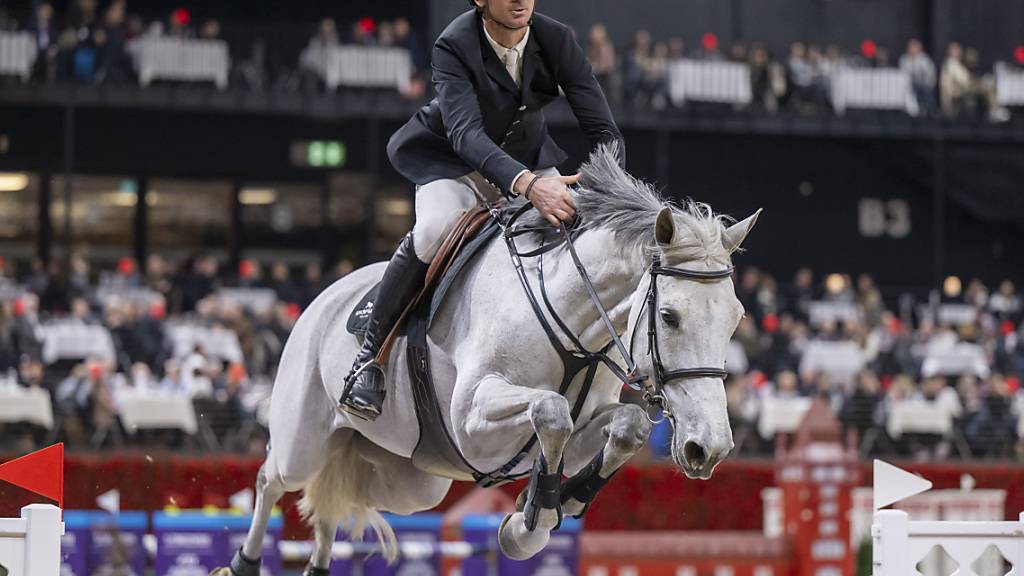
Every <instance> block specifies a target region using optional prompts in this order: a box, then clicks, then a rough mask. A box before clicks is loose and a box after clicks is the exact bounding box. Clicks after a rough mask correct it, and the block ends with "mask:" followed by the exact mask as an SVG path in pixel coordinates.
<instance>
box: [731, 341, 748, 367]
mask: <svg viewBox="0 0 1024 576" xmlns="http://www.w3.org/2000/svg"><path fill="white" fill-rule="evenodd" d="M749 367H750V362H749V360H748V359H747V352H746V351H745V350H744V349H743V345H742V344H740V343H739V342H737V341H735V340H730V341H729V345H728V346H727V347H726V348H725V370H726V372H728V373H729V374H746V373H747V368H749Z"/></svg>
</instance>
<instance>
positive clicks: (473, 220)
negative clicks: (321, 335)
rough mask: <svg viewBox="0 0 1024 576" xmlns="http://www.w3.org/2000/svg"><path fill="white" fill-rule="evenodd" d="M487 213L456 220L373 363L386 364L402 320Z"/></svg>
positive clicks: (483, 209)
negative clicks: (414, 294) (421, 282)
mask: <svg viewBox="0 0 1024 576" xmlns="http://www.w3.org/2000/svg"><path fill="white" fill-rule="evenodd" d="M503 204H504V202H503V201H502V202H500V203H498V204H497V205H496V207H498V208H499V209H500V208H501V207H502V205H503ZM490 217H491V214H490V211H489V210H488V209H487V208H486V207H484V206H477V207H476V208H474V209H472V210H468V211H466V212H465V213H463V214H462V216H460V217H459V219H458V221H457V222H456V223H455V226H454V227H453V228H452V231H451V232H450V233H449V234H448V236H447V237H446V238H445V239H444V242H442V243H441V247H440V248H438V250H437V254H436V255H434V259H433V260H431V262H430V266H429V267H428V268H427V276H426V279H425V280H424V282H423V287H422V288H420V290H419V292H417V293H416V297H415V298H413V299H412V302H410V303H409V305H408V306H406V307H405V310H403V311H402V315H401V316H399V317H398V322H395V325H394V327H393V328H391V332H390V333H388V337H387V340H385V341H384V345H383V346H381V347H380V352H378V353H377V362H378V363H380V364H382V365H383V364H385V363H386V362H387V361H388V356H390V354H391V347H392V346H394V343H395V340H396V339H397V338H398V335H399V333H400V331H401V327H402V324H403V323H404V322H405V319H406V317H407V316H408V315H409V313H410V312H412V311H413V310H414V309H415V308H416V306H417V305H419V303H420V300H421V299H422V298H423V297H424V295H427V294H430V293H431V291H432V290H433V289H434V287H435V285H436V284H437V283H438V282H439V281H440V280H441V278H442V277H444V274H445V272H447V271H448V268H449V267H450V266H451V265H452V262H454V261H455V258H456V256H458V255H459V252H460V251H461V250H462V247H463V246H465V245H466V242H468V241H469V240H471V239H472V238H473V237H474V236H476V234H477V232H479V231H480V228H481V227H482V226H483V225H484V224H486V223H487V221H488V219H490Z"/></svg>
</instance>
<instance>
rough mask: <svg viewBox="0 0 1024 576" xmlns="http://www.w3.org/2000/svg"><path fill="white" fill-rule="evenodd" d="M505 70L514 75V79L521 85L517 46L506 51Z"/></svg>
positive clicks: (517, 84)
mask: <svg viewBox="0 0 1024 576" xmlns="http://www.w3.org/2000/svg"><path fill="white" fill-rule="evenodd" d="M504 61H505V70H508V75H509V76H511V77H512V81H513V82H515V83H516V86H519V51H518V50H516V49H515V48H512V49H510V50H506V51H505V58H504Z"/></svg>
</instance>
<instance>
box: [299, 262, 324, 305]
mask: <svg viewBox="0 0 1024 576" xmlns="http://www.w3.org/2000/svg"><path fill="white" fill-rule="evenodd" d="M326 287H327V286H325V284H324V275H323V270H321V268H320V263H319V262H310V263H309V264H306V273H305V282H303V284H302V287H301V289H300V291H301V292H302V300H301V301H300V302H299V304H301V305H302V309H303V310H305V309H306V308H309V305H310V304H312V303H313V300H315V299H316V297H317V296H319V295H320V292H321V291H323V289H324V288H326Z"/></svg>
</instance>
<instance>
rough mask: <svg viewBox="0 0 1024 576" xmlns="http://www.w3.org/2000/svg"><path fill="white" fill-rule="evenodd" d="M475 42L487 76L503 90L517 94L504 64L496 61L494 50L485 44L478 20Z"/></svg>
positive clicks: (513, 82) (484, 37)
mask: <svg viewBox="0 0 1024 576" xmlns="http://www.w3.org/2000/svg"><path fill="white" fill-rule="evenodd" d="M477 41H478V42H479V47H480V54H481V55H482V56H483V59H484V70H486V71H487V75H488V76H490V77H491V79H493V80H494V81H495V82H497V83H498V84H500V85H501V87H502V88H504V89H505V90H508V91H509V92H511V93H513V94H519V88H518V87H516V82H515V80H513V79H512V77H511V76H509V75H508V70H506V69H505V64H504V63H503V62H502V61H501V60H499V59H498V55H497V54H495V53H494V48H491V45H490V43H488V42H487V37H486V36H484V28H483V23H482V22H480V20H479V19H477Z"/></svg>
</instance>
